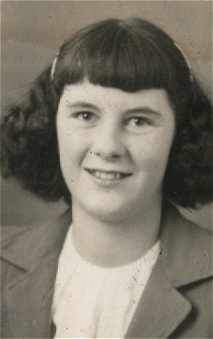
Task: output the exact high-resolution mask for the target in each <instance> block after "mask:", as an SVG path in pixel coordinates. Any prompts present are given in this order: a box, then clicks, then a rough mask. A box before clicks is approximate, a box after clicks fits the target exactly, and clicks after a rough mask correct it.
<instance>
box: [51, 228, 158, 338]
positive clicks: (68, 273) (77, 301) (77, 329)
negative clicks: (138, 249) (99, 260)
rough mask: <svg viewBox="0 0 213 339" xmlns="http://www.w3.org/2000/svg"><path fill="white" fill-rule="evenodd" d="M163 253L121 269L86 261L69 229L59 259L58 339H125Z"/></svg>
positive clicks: (155, 251)
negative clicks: (75, 245)
mask: <svg viewBox="0 0 213 339" xmlns="http://www.w3.org/2000/svg"><path fill="white" fill-rule="evenodd" d="M159 252H160V242H159V241H158V242H157V243H156V244H155V245H154V246H153V247H152V248H151V249H150V250H149V251H148V252H147V253H146V254H145V255H144V256H143V257H142V258H140V259H139V260H137V261H135V262H133V263H130V264H127V265H124V266H120V267H101V266H96V265H94V264H91V263H89V262H87V261H85V260H84V259H83V258H82V257H81V256H80V255H79V254H78V253H77V251H76V250H75V248H74V246H73V241H72V227H70V228H69V231H68V234H67V237H66V239H65V243H64V246H63V249H62V252H61V255H60V258H59V265H58V271H57V276H56V283H55V292H54V298H53V308H52V312H53V320H54V323H55V326H56V334H55V338H123V337H124V336H125V333H126V331H127V329H128V326H129V324H130V322H131V319H132V317H133V314H134V312H135V309H136V306H137V304H138V302H139V299H140V298H141V296H142V293H143V291H144V288H145V286H146V284H147V281H148V279H149V276H150V274H151V271H152V269H153V266H154V265H155V263H156V260H157V258H158V256H159Z"/></svg>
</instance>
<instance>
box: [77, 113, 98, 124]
mask: <svg viewBox="0 0 213 339" xmlns="http://www.w3.org/2000/svg"><path fill="white" fill-rule="evenodd" d="M73 117H74V118H76V119H79V120H82V121H88V122H90V121H93V120H94V119H95V114H94V113H92V112H89V111H82V112H76V113H74V114H73Z"/></svg>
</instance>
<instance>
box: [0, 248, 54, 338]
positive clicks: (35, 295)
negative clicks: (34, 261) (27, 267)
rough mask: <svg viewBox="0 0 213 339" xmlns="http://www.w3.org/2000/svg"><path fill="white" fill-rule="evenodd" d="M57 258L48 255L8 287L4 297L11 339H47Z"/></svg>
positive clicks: (49, 328)
mask: <svg viewBox="0 0 213 339" xmlns="http://www.w3.org/2000/svg"><path fill="white" fill-rule="evenodd" d="M58 255H59V253H58V251H55V252H54V253H53V254H50V255H49V256H48V257H47V258H45V259H44V261H43V262H41V263H40V264H39V265H37V266H36V267H34V269H33V270H32V272H27V273H25V274H22V276H21V278H19V279H18V280H16V281H15V282H13V283H12V284H10V285H9V287H8V290H7V297H6V298H7V305H8V310H9V315H10V320H11V324H12V328H13V332H14V338H15V337H16V338H50V335H51V333H50V330H51V305H52V298H53V290H54V281H55V276H56V271H57V259H58ZM26 299H27V301H26ZM17 305H18V312H17ZM13 310H15V311H13Z"/></svg>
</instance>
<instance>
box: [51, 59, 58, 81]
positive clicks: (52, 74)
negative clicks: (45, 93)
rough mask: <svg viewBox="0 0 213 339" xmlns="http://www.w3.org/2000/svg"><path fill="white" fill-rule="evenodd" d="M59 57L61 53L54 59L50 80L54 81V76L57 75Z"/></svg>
mask: <svg viewBox="0 0 213 339" xmlns="http://www.w3.org/2000/svg"><path fill="white" fill-rule="evenodd" d="M58 57H59V53H57V54H56V56H55V57H54V59H53V62H52V66H51V71H50V78H51V80H52V81H53V80H54V74H55V69H56V65H57V62H58Z"/></svg>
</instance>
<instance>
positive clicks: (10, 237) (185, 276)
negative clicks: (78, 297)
mask: <svg viewBox="0 0 213 339" xmlns="http://www.w3.org/2000/svg"><path fill="white" fill-rule="evenodd" d="M164 214H165V215H164V216H163V218H162V229H161V247H162V251H161V254H160V256H159V259H158V261H157V263H156V265H155V267H154V269H153V272H152V274H151V277H150V279H149V281H148V284H147V287H146V288H145V291H144V294H143V296H142V298H141V300H140V302H139V305H138V307H137V310H136V313H135V315H134V317H133V320H132V322H131V324H130V326H129V329H128V331H127V334H126V338H212V314H211V312H212V256H211V236H210V235H209V233H208V232H207V231H205V230H203V229H201V228H200V227H198V226H196V225H195V224H193V223H191V222H189V221H187V220H186V219H184V218H183V217H182V216H181V215H180V214H179V212H178V211H177V210H176V209H174V208H173V207H169V208H168V209H167V211H166V213H164ZM70 222H71V218H70V212H67V213H65V214H64V215H62V216H60V217H59V218H57V219H56V220H54V221H51V222H48V223H46V224H40V225H37V226H33V227H32V226H30V227H27V226H26V227H5V228H4V230H5V231H6V233H7V234H6V236H5V235H4V234H2V238H3V245H2V267H1V268H2V275H3V282H2V288H3V292H2V338H51V336H53V333H52V334H51V330H52V329H53V327H52V326H51V305H52V297H53V290H54V282H55V277H56V271H57V263H58V258H59V255H60V252H61V249H62V246H63V242H64V239H65V236H66V232H67V230H68V227H69V225H70ZM3 233H4V232H3Z"/></svg>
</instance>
